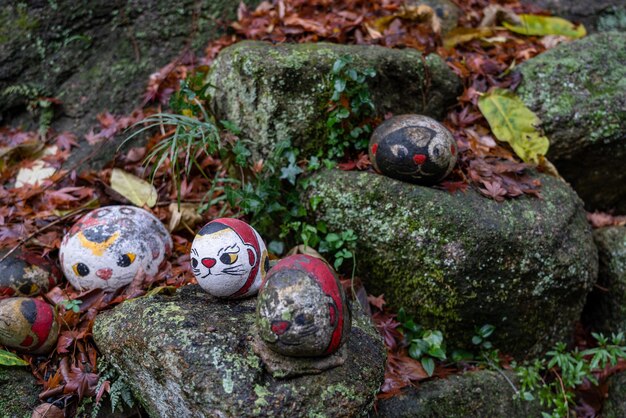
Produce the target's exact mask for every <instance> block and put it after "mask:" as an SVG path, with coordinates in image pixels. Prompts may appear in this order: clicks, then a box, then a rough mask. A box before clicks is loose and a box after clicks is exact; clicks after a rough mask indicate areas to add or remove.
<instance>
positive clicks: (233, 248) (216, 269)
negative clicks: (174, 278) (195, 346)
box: [190, 218, 269, 299]
mask: <svg viewBox="0 0 626 418" xmlns="http://www.w3.org/2000/svg"><path fill="white" fill-rule="evenodd" d="M190 256H191V267H192V271H193V274H194V275H195V276H196V279H197V280H198V284H200V286H201V287H202V288H203V289H204V290H206V291H207V292H209V293H210V294H212V295H213V296H217V297H221V298H233V299H234V298H241V297H246V296H251V295H253V294H255V293H256V292H257V291H258V289H259V286H260V285H261V281H262V280H263V278H264V277H265V274H266V272H267V270H268V267H269V258H268V256H267V249H266V248H265V243H264V242H263V239H262V238H261V236H260V235H259V233H258V232H256V230H255V229H254V228H252V227H251V226H250V225H248V224H247V223H245V222H243V221H240V220H238V219H232V218H220V219H215V220H214V221H211V222H209V223H208V224H206V225H205V226H204V227H203V228H202V229H201V230H200V232H198V234H197V235H196V237H195V238H194V240H193V244H192V245H191V254H190Z"/></svg>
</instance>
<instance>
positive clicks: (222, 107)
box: [209, 41, 460, 156]
mask: <svg viewBox="0 0 626 418" xmlns="http://www.w3.org/2000/svg"><path fill="white" fill-rule="evenodd" d="M343 56H350V57H352V58H353V60H354V64H353V68H354V69H357V70H363V69H367V68H373V69H374V70H375V71H376V77H374V78H373V79H369V80H368V86H369V89H370V92H371V95H372V99H373V101H374V104H375V105H376V110H377V112H378V113H379V114H381V115H383V114H385V113H387V112H392V113H396V114H400V113H420V114H425V115H429V116H433V117H440V116H442V115H443V113H444V112H445V109H446V108H447V106H448V105H449V104H451V103H453V102H454V101H455V100H456V97H457V95H458V93H459V88H460V82H459V80H458V78H457V76H456V75H455V74H454V73H453V72H452V70H450V69H449V68H448V67H447V66H446V64H445V62H444V61H443V60H442V59H441V58H440V57H439V56H437V55H435V54H431V55H429V56H427V57H424V56H423V55H422V54H421V53H420V52H418V51H416V50H413V49H406V50H397V49H389V48H383V47H379V46H364V45H335V44H328V43H316V44H279V45H272V44H270V43H265V42H255V41H246V42H240V43H237V44H235V45H233V46H230V47H228V48H225V49H224V50H222V51H221V52H220V54H219V55H218V57H217V59H216V60H215V62H214V63H213V66H212V67H211V74H210V77H209V82H210V83H211V84H213V85H214V86H215V89H213V90H212V95H213V106H214V107H215V111H216V113H217V116H218V118H219V119H227V120H229V121H231V122H234V123H235V124H236V125H238V126H239V128H241V129H242V131H243V134H244V136H245V137H248V138H250V139H253V143H252V145H251V147H252V151H253V152H254V154H255V156H259V155H260V156H267V155H268V154H270V153H271V151H272V149H273V147H274V145H275V144H276V143H277V142H279V141H282V140H285V139H290V140H291V141H292V143H293V144H294V146H297V147H300V148H301V149H302V150H303V151H304V152H305V153H311V152H313V151H317V150H319V149H321V148H323V146H324V144H325V141H326V138H327V136H328V131H327V127H326V120H327V118H328V112H327V110H326V109H327V107H328V102H329V99H330V98H331V95H332V89H333V85H332V83H330V82H329V75H330V73H331V70H332V67H333V64H334V63H335V61H336V60H337V59H338V58H340V57H343Z"/></svg>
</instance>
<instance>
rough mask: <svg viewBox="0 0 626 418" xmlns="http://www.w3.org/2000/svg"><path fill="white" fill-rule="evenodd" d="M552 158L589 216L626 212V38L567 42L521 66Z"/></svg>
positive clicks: (525, 95) (523, 88) (523, 92)
mask: <svg viewBox="0 0 626 418" xmlns="http://www.w3.org/2000/svg"><path fill="white" fill-rule="evenodd" d="M520 71H521V73H522V75H523V82H522V83H521V85H520V88H519V90H518V93H519V95H520V97H521V98H522V100H523V101H524V102H525V103H526V105H528V106H529V107H530V108H531V109H532V110H533V111H535V112H536V113H537V114H538V116H539V118H540V119H541V121H542V123H541V128H542V129H543V130H544V131H545V133H546V135H547V136H548V138H549V139H550V149H549V151H548V158H549V159H550V161H552V162H553V163H554V164H555V165H556V167H557V168H558V170H559V172H560V174H561V175H562V176H563V178H565V179H566V180H567V181H568V182H570V183H571V184H572V187H573V188H574V190H576V192H577V193H578V195H579V196H580V197H581V198H582V199H583V201H584V202H585V207H586V208H587V209H588V210H597V209H599V210H609V209H616V210H617V212H619V213H626V170H624V162H625V161H626V33H623V32H606V33H598V34H595V35H591V36H588V37H586V38H583V39H579V40H576V41H573V42H570V43H566V44H561V45H559V46H557V47H555V48H553V49H551V50H549V51H547V52H545V53H543V54H541V55H538V56H537V57H535V58H532V59H530V60H528V61H526V62H525V63H524V64H522V65H521V66H520Z"/></svg>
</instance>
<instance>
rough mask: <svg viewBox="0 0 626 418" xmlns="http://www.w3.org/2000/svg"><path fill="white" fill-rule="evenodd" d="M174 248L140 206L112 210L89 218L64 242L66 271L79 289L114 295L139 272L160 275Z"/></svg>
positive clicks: (99, 211)
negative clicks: (161, 266) (115, 291)
mask: <svg viewBox="0 0 626 418" xmlns="http://www.w3.org/2000/svg"><path fill="white" fill-rule="evenodd" d="M171 249H172V238H171V237H170V234H169V233H168V232H167V230H166V229H165V227H164V226H163V224H162V223H161V221H159V220H158V219H157V218H156V217H155V216H154V215H152V214H151V213H150V212H148V211H146V210H143V209H141V208H137V207H134V206H106V207H102V208H99V209H96V210H94V211H91V212H89V213H88V214H87V215H85V216H83V217H82V218H81V219H80V220H79V221H78V222H77V223H76V224H75V225H74V226H73V227H72V228H71V229H70V230H69V232H68V233H67V234H66V235H65V237H64V238H63V241H62V242H61V248H60V258H61V267H62V269H63V273H64V274H65V277H66V278H67V279H68V280H69V281H70V283H71V284H72V286H74V287H75V288H76V289H78V290H89V289H95V288H101V289H104V290H106V291H113V290H115V289H118V288H120V287H122V286H126V285H127V284H129V283H130V282H131V281H132V280H133V278H134V277H135V275H136V274H137V272H138V271H139V269H140V268H141V269H143V271H144V272H146V273H147V274H151V275H154V274H156V273H157V271H158V268H159V265H160V264H161V262H162V261H163V259H164V258H165V257H166V256H167V255H169V253H170V252H171Z"/></svg>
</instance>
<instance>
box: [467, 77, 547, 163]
mask: <svg viewBox="0 0 626 418" xmlns="http://www.w3.org/2000/svg"><path fill="white" fill-rule="evenodd" d="M478 108H479V109H480V111H481V112H482V114H483V115H484V116H485V118H486V119H487V122H489V126H491V130H492V131H493V133H494V134H495V136H496V138H498V140H500V141H504V142H508V143H509V144H510V145H511V148H513V151H515V153H516V154H517V155H518V156H519V157H520V158H521V159H522V160H523V161H524V162H527V163H528V162H534V163H538V162H539V157H540V156H544V155H546V153H547V152H548V147H549V146H550V142H549V141H548V138H546V137H545V136H543V135H541V134H540V133H539V132H538V131H537V129H536V128H535V127H536V126H538V125H539V123H540V122H541V121H540V120H539V118H538V117H537V115H535V114H534V113H533V111H532V110H530V109H529V108H527V107H526V105H525V104H524V102H522V101H521V100H520V98H519V97H517V95H515V93H512V92H510V91H509V90H505V89H499V88H496V89H494V90H492V91H491V92H489V93H487V94H485V95H483V96H481V97H480V98H479V99H478Z"/></svg>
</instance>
